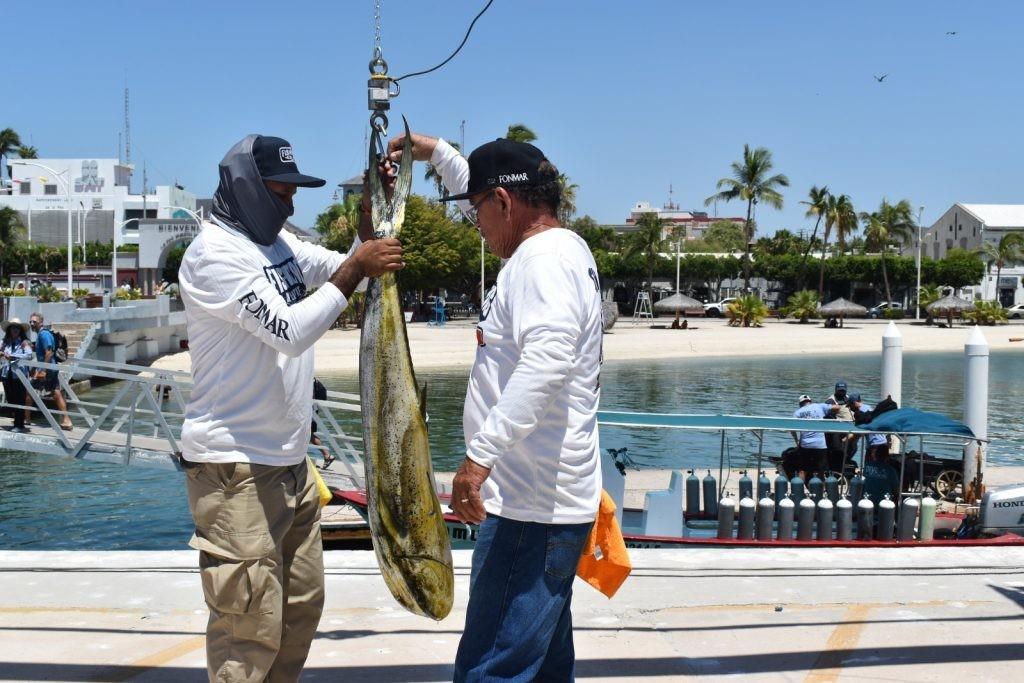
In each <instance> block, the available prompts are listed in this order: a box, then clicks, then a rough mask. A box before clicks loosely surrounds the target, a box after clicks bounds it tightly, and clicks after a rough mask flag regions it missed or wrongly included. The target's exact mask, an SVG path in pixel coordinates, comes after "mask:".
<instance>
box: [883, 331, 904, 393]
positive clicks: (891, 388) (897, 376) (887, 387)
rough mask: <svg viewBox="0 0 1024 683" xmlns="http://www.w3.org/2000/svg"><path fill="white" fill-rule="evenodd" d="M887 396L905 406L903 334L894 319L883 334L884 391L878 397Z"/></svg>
mask: <svg viewBox="0 0 1024 683" xmlns="http://www.w3.org/2000/svg"><path fill="white" fill-rule="evenodd" d="M886 396H892V400H894V401H896V404H897V405H898V406H899V407H900V408H902V407H903V400H902V399H903V335H902V334H901V333H900V331H899V328H897V327H896V323H894V322H892V321H889V325H888V326H887V327H886V328H885V334H883V335H882V393H881V395H880V396H879V397H878V398H879V399H883V398H885V397H886Z"/></svg>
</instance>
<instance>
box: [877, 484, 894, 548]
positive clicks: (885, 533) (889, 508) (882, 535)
mask: <svg viewBox="0 0 1024 683" xmlns="http://www.w3.org/2000/svg"><path fill="white" fill-rule="evenodd" d="M895 525H896V503H894V502H892V498H890V497H889V494H888V493H887V494H885V498H884V499H883V500H882V501H881V502H879V503H878V540H880V541H891V540H892V534H893V528H894V527H895Z"/></svg>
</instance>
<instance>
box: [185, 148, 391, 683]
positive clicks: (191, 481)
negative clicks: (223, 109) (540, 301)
mask: <svg viewBox="0 0 1024 683" xmlns="http://www.w3.org/2000/svg"><path fill="white" fill-rule="evenodd" d="M219 170H220V184H219V186H218V187H217V191H216V193H215V194H214V198H213V212H212V216H211V218H210V220H207V221H205V222H204V223H203V229H202V230H201V231H200V232H199V234H198V235H197V236H196V238H195V239H194V240H193V241H192V243H191V244H190V245H189V247H188V249H187V250H186V252H185V255H184V257H183V259H182V263H181V268H180V270H179V273H178V276H179V282H180V290H181V297H182V301H183V302H184V304H185V314H186V325H187V328H188V337H189V348H190V353H191V360H192V376H193V379H194V384H193V389H192V394H191V396H190V398H189V402H188V406H187V408H186V412H185V421H184V424H183V425H182V430H181V442H180V443H181V449H182V453H181V456H182V461H181V463H182V466H183V469H184V470H185V482H186V488H187V491H188V503H189V510H190V512H191V513H192V519H193V521H194V522H195V534H194V535H193V536H192V540H191V541H190V545H191V546H192V547H193V548H195V549H197V550H198V551H199V573H200V575H201V578H202V585H203V593H204V595H205V598H206V604H207V606H208V607H209V610H210V619H209V622H208V624H207V628H206V655H207V670H208V674H209V677H210V680H211V681H242V680H245V681H263V680H269V681H296V680H298V678H299V674H300V673H301V671H302V667H303V665H304V663H305V661H306V656H307V655H308V653H309V647H310V644H311V643H312V640H313V636H314V634H315V633H316V628H317V624H318V623H319V621H320V614H321V612H322V610H323V604H324V576H323V548H322V545H321V539H320V506H319V502H318V500H319V499H318V493H317V487H316V482H315V478H314V477H313V476H312V474H311V470H310V468H309V467H308V465H307V464H306V448H307V444H308V443H309V437H310V433H309V429H310V422H311V420H312V414H311V402H310V387H311V386H312V385H313V344H314V342H316V340H317V339H319V338H320V337H321V336H322V335H323V334H324V332H326V331H327V330H328V329H329V328H330V326H331V324H332V323H333V322H334V321H335V320H337V318H338V315H339V314H340V313H341V312H342V311H343V310H344V309H345V307H346V306H347V305H348V299H349V297H350V296H351V295H352V293H353V292H354V291H355V289H356V287H357V286H358V285H359V284H360V282H361V281H362V280H363V278H365V277H367V276H370V277H375V276H379V275H381V274H383V273H385V272H389V271H395V270H398V269H399V268H401V267H402V266H403V262H402V249H401V245H400V244H399V242H398V240H394V239H387V240H373V239H371V237H372V228H371V226H370V220H369V218H368V217H367V215H368V214H369V209H368V201H369V193H368V192H365V190H364V194H363V202H364V204H363V207H362V210H363V218H362V220H361V222H360V226H359V237H360V239H357V240H355V241H354V242H353V244H352V248H351V249H349V251H348V254H347V255H346V254H340V253H337V252H334V251H330V250H328V249H325V248H323V247H321V246H318V245H315V244H311V243H309V242H303V241H301V240H299V239H297V238H296V237H294V236H292V235H291V234H290V233H289V232H287V231H285V230H282V228H283V227H284V224H285V221H286V220H287V218H288V217H289V216H290V215H292V212H293V211H294V205H293V196H294V195H295V193H296V191H297V189H298V188H299V187H321V186H323V185H324V184H325V182H326V181H324V180H321V179H320V178H315V177H313V176H308V175H304V174H302V173H300V172H299V169H298V166H297V165H296V163H295V160H294V156H293V152H292V147H291V145H290V144H289V143H288V142H287V141H286V140H283V139H281V138H277V137H269V136H260V135H248V136H246V137H245V138H243V139H242V140H241V141H240V142H238V143H236V144H235V145H234V146H233V147H232V148H231V149H230V150H229V151H228V153H227V155H225V157H224V159H223V160H222V161H221V162H220V169H219ZM390 177H391V176H390V175H388V176H387V178H386V180H387V179H390ZM388 184H389V185H391V187H392V188H393V181H388ZM314 287H315V288H317V289H316V291H315V292H313V293H309V290H310V289H312V288H314Z"/></svg>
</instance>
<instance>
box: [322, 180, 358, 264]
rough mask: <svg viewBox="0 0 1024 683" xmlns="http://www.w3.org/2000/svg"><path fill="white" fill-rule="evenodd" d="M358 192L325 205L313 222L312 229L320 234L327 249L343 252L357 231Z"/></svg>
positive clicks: (346, 249) (350, 243)
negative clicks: (341, 200) (325, 207)
mask: <svg viewBox="0 0 1024 683" xmlns="http://www.w3.org/2000/svg"><path fill="white" fill-rule="evenodd" d="M361 198H362V195H360V194H350V195H349V196H347V197H345V200H344V201H343V202H340V203H339V202H336V203H334V204H331V205H330V206H328V207H327V209H326V210H325V211H323V212H322V213H321V214H320V215H318V216H317V217H316V220H315V221H314V222H313V229H314V230H316V231H317V233H319V234H320V236H321V243H322V244H323V245H324V246H325V247H327V248H328V249H332V250H334V251H341V252H345V251H348V248H349V247H350V246H351V245H352V242H353V240H355V238H356V233H357V232H358V231H359V202H360V200H361Z"/></svg>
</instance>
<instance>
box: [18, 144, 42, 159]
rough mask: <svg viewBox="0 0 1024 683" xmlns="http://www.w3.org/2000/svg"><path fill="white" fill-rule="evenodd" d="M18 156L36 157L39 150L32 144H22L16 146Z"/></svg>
mask: <svg viewBox="0 0 1024 683" xmlns="http://www.w3.org/2000/svg"><path fill="white" fill-rule="evenodd" d="M18 156H19V157H21V158H22V159H38V158H39V150H38V149H36V148H35V147H33V146H32V145H22V146H21V147H18Z"/></svg>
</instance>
